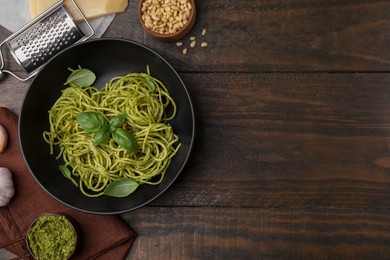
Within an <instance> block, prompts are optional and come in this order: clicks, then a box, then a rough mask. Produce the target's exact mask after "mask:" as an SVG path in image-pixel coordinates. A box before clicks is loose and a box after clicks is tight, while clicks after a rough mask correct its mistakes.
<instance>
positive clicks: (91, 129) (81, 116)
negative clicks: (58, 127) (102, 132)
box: [76, 112, 106, 133]
mask: <svg viewBox="0 0 390 260" xmlns="http://www.w3.org/2000/svg"><path fill="white" fill-rule="evenodd" d="M76 121H77V123H79V125H80V126H81V128H83V129H84V130H85V131H87V132H88V133H96V132H98V131H99V129H100V128H101V127H102V126H103V125H104V124H105V123H106V119H105V118H104V116H103V115H101V114H99V113H96V112H80V113H78V114H77V115H76Z"/></svg>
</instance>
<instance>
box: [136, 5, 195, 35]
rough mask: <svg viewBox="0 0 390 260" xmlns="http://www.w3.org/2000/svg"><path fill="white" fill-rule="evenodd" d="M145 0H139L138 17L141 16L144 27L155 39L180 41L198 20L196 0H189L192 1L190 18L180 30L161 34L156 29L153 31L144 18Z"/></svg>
mask: <svg viewBox="0 0 390 260" xmlns="http://www.w3.org/2000/svg"><path fill="white" fill-rule="evenodd" d="M144 1H145V0H140V1H139V6H138V17H139V20H140V22H141V25H142V27H143V28H144V31H145V32H146V33H147V34H148V35H150V36H151V37H153V38H154V39H157V40H159V41H162V42H174V41H178V40H180V39H181V38H183V37H184V36H185V35H187V34H188V33H189V32H190V31H191V29H192V27H193V26H194V24H195V20H196V6H195V0H188V1H189V2H190V4H191V11H190V16H189V18H188V21H187V23H186V24H185V25H184V26H183V27H182V28H181V29H180V30H179V31H177V32H175V33H173V34H161V33H157V32H155V31H152V30H151V29H149V28H148V27H146V25H145V23H144V21H143V20H142V15H143V12H142V6H143V3H144Z"/></svg>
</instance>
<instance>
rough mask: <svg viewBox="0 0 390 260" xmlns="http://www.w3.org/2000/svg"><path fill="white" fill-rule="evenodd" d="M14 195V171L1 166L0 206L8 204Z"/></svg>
mask: <svg viewBox="0 0 390 260" xmlns="http://www.w3.org/2000/svg"><path fill="white" fill-rule="evenodd" d="M14 195H15V187H14V182H13V180H12V173H11V171H10V170H9V169H8V168H5V167H0V207H3V206H6V205H8V203H9V202H10V201H11V199H12V197H13V196H14Z"/></svg>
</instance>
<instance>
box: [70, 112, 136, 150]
mask: <svg viewBox="0 0 390 260" xmlns="http://www.w3.org/2000/svg"><path fill="white" fill-rule="evenodd" d="M126 116H127V115H126V114H125V113H123V114H120V115H118V116H115V117H113V118H112V119H111V120H110V122H108V121H107V120H106V119H105V117H104V116H103V115H102V114H100V113H97V112H93V111H88V112H80V113H78V114H77V115H76V121H77V122H78V123H79V125H80V127H81V128H83V129H84V130H85V131H86V132H88V133H94V134H95V137H94V141H93V145H94V146H97V145H101V144H104V143H106V142H107V141H108V140H109V139H110V138H111V136H112V138H113V139H114V141H115V142H116V143H117V144H118V145H120V146H122V147H123V148H124V149H125V150H126V151H128V152H129V153H134V152H137V151H138V143H137V140H135V138H134V136H133V135H132V134H131V133H129V132H127V131H126V130H125V129H123V128H122V127H121V126H122V125H123V123H124V122H125V120H126Z"/></svg>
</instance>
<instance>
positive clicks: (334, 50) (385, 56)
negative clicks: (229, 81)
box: [106, 0, 390, 72]
mask: <svg viewBox="0 0 390 260" xmlns="http://www.w3.org/2000/svg"><path fill="white" fill-rule="evenodd" d="M196 3H197V9H198V18H197V21H196V24H195V27H194V29H193V31H192V32H191V33H190V35H188V36H187V37H185V38H184V39H183V40H182V42H183V43H184V46H185V47H188V48H189V42H190V41H189V37H190V36H196V37H197V41H198V43H200V42H201V41H206V42H208V47H207V48H201V47H200V44H198V45H197V46H196V48H194V49H192V48H189V54H188V55H183V54H182V49H183V47H180V48H179V47H176V46H175V44H173V43H170V44H167V43H159V42H156V41H154V40H153V39H151V38H150V37H149V36H147V35H146V34H145V33H144V32H143V31H142V28H141V25H140V23H139V20H138V17H137V12H136V10H137V5H138V1H130V2H129V7H128V9H127V11H126V12H125V13H123V14H120V15H118V16H117V17H116V18H115V20H114V22H113V24H112V25H111V27H110V28H109V30H108V32H107V33H106V36H109V37H118V36H119V37H124V38H128V39H134V40H136V41H139V42H141V43H143V44H146V45H148V46H150V47H151V48H153V49H155V50H156V51H158V52H159V53H161V54H162V55H163V56H164V57H166V58H167V59H168V60H169V61H170V62H172V63H173V65H174V67H175V68H177V69H178V70H179V71H191V72H193V71H200V72H203V71H214V72H217V71H239V72H249V71H250V72H258V71H388V70H389V68H390V54H389V52H388V51H386V50H387V49H388V42H389V39H390V32H389V30H388V28H389V26H390V15H389V12H388V11H387V10H388V9H389V8H390V2H388V1H381V0H372V1H367V0H357V1H356V0H342V1H337V0H332V1H329V0H320V1H307V0H294V1H284V0H268V1H250V0H238V1H237V0H213V1H197V2H196ZM204 28H206V29H207V34H206V35H205V36H203V37H202V36H201V31H202V30H203V29H204Z"/></svg>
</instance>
